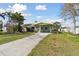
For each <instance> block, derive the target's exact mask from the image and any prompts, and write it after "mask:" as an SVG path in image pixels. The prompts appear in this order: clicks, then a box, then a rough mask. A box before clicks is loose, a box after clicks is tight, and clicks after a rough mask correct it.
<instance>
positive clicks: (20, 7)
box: [8, 4, 27, 12]
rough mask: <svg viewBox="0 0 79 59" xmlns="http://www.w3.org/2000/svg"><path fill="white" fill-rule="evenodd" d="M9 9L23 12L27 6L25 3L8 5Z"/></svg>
mask: <svg viewBox="0 0 79 59" xmlns="http://www.w3.org/2000/svg"><path fill="white" fill-rule="evenodd" d="M8 7H9V8H8V10H11V11H12V12H23V11H25V10H26V9H27V6H26V5H24V4H14V5H13V6H8Z"/></svg>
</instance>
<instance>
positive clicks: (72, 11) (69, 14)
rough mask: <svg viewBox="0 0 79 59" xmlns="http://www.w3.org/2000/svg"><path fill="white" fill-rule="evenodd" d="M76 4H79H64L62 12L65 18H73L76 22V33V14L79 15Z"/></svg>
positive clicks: (74, 22)
mask: <svg viewBox="0 0 79 59" xmlns="http://www.w3.org/2000/svg"><path fill="white" fill-rule="evenodd" d="M75 6H79V4H73V3H66V4H64V7H63V9H62V13H61V15H62V16H63V18H64V19H65V20H67V19H70V18H72V20H73V24H74V34H76V16H78V13H77V10H76V8H75Z"/></svg>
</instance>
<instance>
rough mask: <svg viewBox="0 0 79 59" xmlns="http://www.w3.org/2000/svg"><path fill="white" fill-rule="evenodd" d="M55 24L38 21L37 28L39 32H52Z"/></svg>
mask: <svg viewBox="0 0 79 59" xmlns="http://www.w3.org/2000/svg"><path fill="white" fill-rule="evenodd" d="M52 29H53V26H52V24H49V23H37V24H35V30H36V31H38V32H52Z"/></svg>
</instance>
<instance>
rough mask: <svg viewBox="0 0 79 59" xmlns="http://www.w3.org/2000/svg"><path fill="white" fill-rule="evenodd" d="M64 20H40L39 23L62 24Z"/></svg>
mask: <svg viewBox="0 0 79 59" xmlns="http://www.w3.org/2000/svg"><path fill="white" fill-rule="evenodd" d="M62 21H63V20H62V19H57V20H55V19H40V20H39V22H44V23H51V24H53V23H54V22H62Z"/></svg>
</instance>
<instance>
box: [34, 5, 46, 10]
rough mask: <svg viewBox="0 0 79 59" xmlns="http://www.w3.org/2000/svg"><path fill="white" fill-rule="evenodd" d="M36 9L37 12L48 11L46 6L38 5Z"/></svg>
mask: <svg viewBox="0 0 79 59" xmlns="http://www.w3.org/2000/svg"><path fill="white" fill-rule="evenodd" d="M35 9H36V10H47V7H46V5H37V6H36V7H35Z"/></svg>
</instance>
